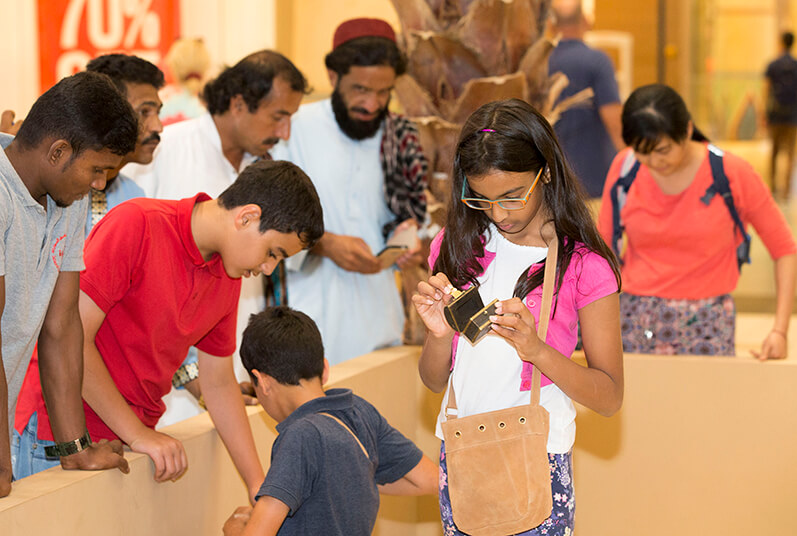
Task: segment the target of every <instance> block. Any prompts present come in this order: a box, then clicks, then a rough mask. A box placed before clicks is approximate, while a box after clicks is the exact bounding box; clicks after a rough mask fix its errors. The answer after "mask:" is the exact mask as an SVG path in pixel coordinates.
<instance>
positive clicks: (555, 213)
mask: <svg viewBox="0 0 797 536" xmlns="http://www.w3.org/2000/svg"><path fill="white" fill-rule="evenodd" d="M485 129H489V130H488V131H485ZM544 166H548V172H547V173H548V174H549V176H550V181H549V182H547V183H543V179H542V178H541V179H540V184H538V185H537V189H538V191H539V190H541V191H542V195H543V210H544V213H545V214H547V215H548V216H549V218H550V220H549V221H552V222H553V224H554V226H555V228H556V234H557V237H558V240H559V256H558V259H557V262H558V266H557V277H556V281H557V283H556V290H557V292H558V290H559V288H560V287H561V285H562V281H563V276H564V274H565V272H566V271H567V268H568V266H569V265H570V261H571V259H572V257H573V253H574V251H575V246H576V242H581V243H583V244H584V245H585V246H586V247H587V249H589V250H590V251H593V252H595V253H597V254H598V255H600V256H601V257H603V258H605V259H606V260H607V261H608V262H609V265H610V266H611V268H612V271H613V272H614V275H615V277H616V278H617V285H618V287H619V285H620V269H619V265H618V263H617V259H616V258H615V256H614V253H612V251H611V249H610V248H609V247H608V246H607V245H606V243H605V242H604V241H603V239H602V238H601V236H600V234H599V233H598V230H597V228H596V227H595V223H594V221H593V219H592V215H591V214H590V212H589V210H588V209H587V206H586V205H585V203H584V200H585V196H584V192H583V189H582V187H581V185H580V183H579V182H578V179H577V178H576V177H575V175H574V174H573V172H572V171H571V170H570V168H569V167H568V166H567V164H566V161H565V157H564V154H563V153H562V148H561V147H560V146H559V142H558V141H557V140H556V136H555V135H554V132H553V129H552V128H551V125H550V124H549V123H548V121H546V119H545V118H544V117H543V116H542V115H541V114H540V113H539V112H537V111H536V110H535V109H534V108H532V107H531V106H530V105H529V104H528V103H526V102H524V101H522V100H519V99H510V100H504V101H496V102H491V103H489V104H485V105H484V106H482V107H481V108H479V109H478V110H476V111H475V112H473V114H471V116H470V117H469V118H468V120H467V121H466V122H465V124H464V125H463V127H462V131H461V132H460V136H459V142H458V143H457V148H456V152H455V155H454V170H453V177H452V184H451V186H452V188H451V198H450V202H449V206H448V216H447V221H446V228H445V235H444V236H443V240H442V243H441V245H440V255H439V256H438V258H437V261H436V262H435V265H434V271H435V272H443V273H444V274H446V275H447V276H448V278H449V280H450V281H451V283H452V284H453V285H454V286H456V287H458V288H462V287H463V286H464V285H465V284H466V283H470V284H473V285H478V281H477V279H476V278H477V277H478V276H480V275H481V273H482V271H483V270H482V268H481V265H480V264H479V258H481V257H484V243H483V242H482V235H483V234H484V232H485V231H486V230H487V226H488V225H489V224H490V219H489V218H488V217H487V213H486V211H485V212H483V211H479V210H474V209H471V208H468V207H467V206H466V205H465V204H464V203H462V202H461V201H460V194H461V192H462V184H463V180H464V177H465V176H469V177H478V176H481V175H485V174H487V173H489V172H490V171H494V170H495V171H499V170H500V171H509V172H529V171H531V172H534V173H536V172H537V171H539V169H540V168H542V167H544ZM543 173H546V172H543ZM546 180H547V178H546ZM530 269H531V266H529V269H527V270H524V272H523V273H522V274H521V275H520V277H519V278H518V281H517V283H516V284H515V291H514V296H517V297H520V298H524V297H525V296H526V295H527V294H528V293H529V292H530V291H531V290H533V289H535V288H537V287H538V286H540V285H542V280H543V272H544V269H543V267H540V268H538V269H537V270H535V271H534V272H533V273H530Z"/></svg>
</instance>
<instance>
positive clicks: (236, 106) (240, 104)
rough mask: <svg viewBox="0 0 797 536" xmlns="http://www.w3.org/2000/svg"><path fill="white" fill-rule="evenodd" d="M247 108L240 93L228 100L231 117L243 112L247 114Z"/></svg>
mask: <svg viewBox="0 0 797 536" xmlns="http://www.w3.org/2000/svg"><path fill="white" fill-rule="evenodd" d="M248 111H249V107H248V106H247V105H246V101H245V100H244V97H243V95H241V94H240V93H239V94H237V95H234V96H233V97H232V98H230V112H231V113H232V114H233V115H239V114H241V113H243V112H248Z"/></svg>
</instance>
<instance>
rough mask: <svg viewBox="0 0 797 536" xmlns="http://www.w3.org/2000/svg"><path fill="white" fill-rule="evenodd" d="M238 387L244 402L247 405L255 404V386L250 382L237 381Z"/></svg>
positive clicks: (256, 402)
mask: <svg viewBox="0 0 797 536" xmlns="http://www.w3.org/2000/svg"><path fill="white" fill-rule="evenodd" d="M238 387H240V388H241V395H242V396H243V397H244V404H246V405H247V406H257V404H258V401H257V393H255V386H254V385H252V382H238Z"/></svg>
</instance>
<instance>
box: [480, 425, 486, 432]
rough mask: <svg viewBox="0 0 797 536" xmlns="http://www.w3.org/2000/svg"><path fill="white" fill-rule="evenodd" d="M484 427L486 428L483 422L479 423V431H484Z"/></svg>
mask: <svg viewBox="0 0 797 536" xmlns="http://www.w3.org/2000/svg"><path fill="white" fill-rule="evenodd" d="M485 429H486V428H485V426H484V425H483V424H480V425H479V431H480V432H484V430H485Z"/></svg>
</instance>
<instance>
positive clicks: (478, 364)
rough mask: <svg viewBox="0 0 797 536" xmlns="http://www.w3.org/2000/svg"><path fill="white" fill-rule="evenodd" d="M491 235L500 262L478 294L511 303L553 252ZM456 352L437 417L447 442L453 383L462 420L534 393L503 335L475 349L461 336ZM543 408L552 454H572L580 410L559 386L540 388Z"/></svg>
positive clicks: (525, 401)
mask: <svg viewBox="0 0 797 536" xmlns="http://www.w3.org/2000/svg"><path fill="white" fill-rule="evenodd" d="M489 235H490V238H489V240H488V241H487V244H486V245H485V249H487V250H488V251H492V252H495V259H494V260H493V261H492V262H491V263H490V264H489V266H488V267H487V269H486V270H485V272H484V273H483V274H482V275H481V276H480V277H478V278H477V279H478V281H479V283H480V286H479V295H480V296H481V298H482V301H483V302H484V303H485V304H487V303H489V302H491V301H493V299H495V298H498V299H499V300H501V301H503V300H508V299H510V298H512V294H513V292H514V290H515V283H516V282H517V280H518V278H519V277H520V275H521V274H522V273H524V272H525V271H526V270H528V268H529V266H531V265H532V264H534V263H537V262H540V261H542V260H543V259H544V258H545V256H546V254H547V253H548V248H543V247H531V246H521V245H518V244H515V243H513V242H510V241H509V240H507V239H506V238H504V237H503V235H501V233H499V232H498V230H497V229H496V227H495V226H493V225H491V226H490V229H489ZM456 352H457V353H456V356H455V358H456V359H455V366H454V371H453V373H452V374H451V377H450V380H449V384H448V388H446V393H445V396H444V397H443V402H442V404H441V406H440V413H439V415H438V417H437V426H436V428H435V434H436V435H437V437H439V438H440V439H443V431H442V427H441V426H440V423H441V422H443V420H444V419H445V409H446V405H447V404H448V393H449V390H450V389H451V382H452V381H453V383H454V388H455V389H456V393H457V414H458V416H459V417H467V416H470V415H476V414H478V413H485V412H488V411H495V410H499V409H505V408H510V407H515V406H520V405H522V404H528V403H529V400H530V396H531V394H530V391H520V375H521V370H522V368H523V361H522V360H521V359H520V357H518V355H517V352H516V351H515V349H514V348H513V347H512V345H510V344H509V343H508V342H507V341H506V340H505V339H503V338H502V337H501V336H499V335H496V334H493V333H490V334H489V335H487V336H486V337H484V338H482V339H481V340H480V341H479V342H477V343H476V345H472V344H470V342H469V341H468V339H466V338H465V337H460V338H459V342H458V343H457V350H456ZM540 405H542V407H544V408H545V409H546V410H547V411H548V413H549V414H550V427H549V432H548V452H550V453H552V454H564V453H567V452H569V451H570V449H572V448H573V443H574V442H575V438H576V421H575V419H576V409H575V407H574V406H573V402H572V401H571V400H570V398H569V397H568V396H567V395H565V394H564V393H563V392H562V390H561V389H559V388H558V387H557V386H556V385H554V384H550V385H546V386H545V387H543V388H542V389H540Z"/></svg>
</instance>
